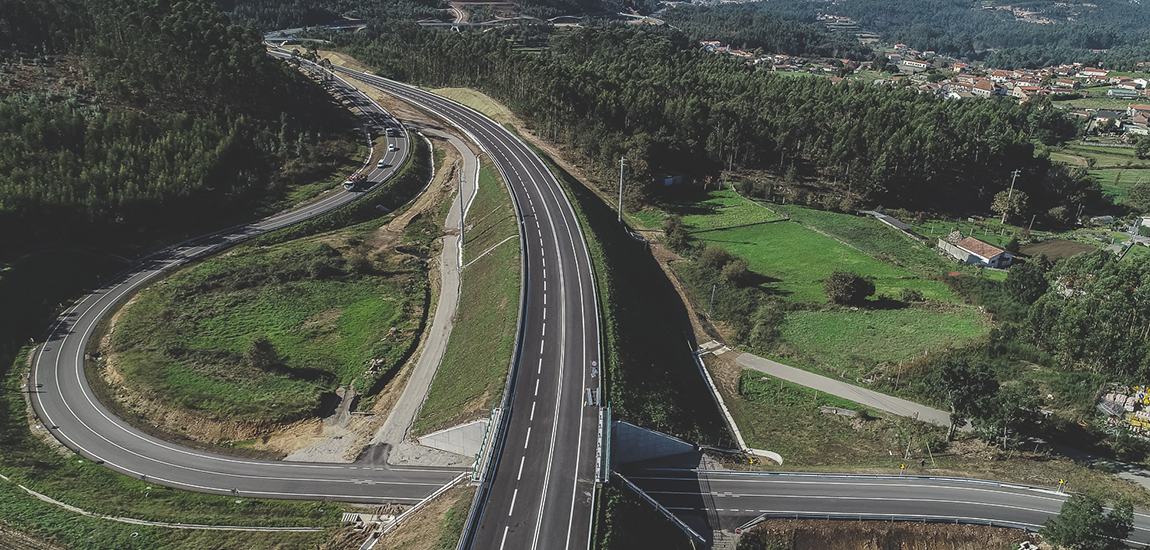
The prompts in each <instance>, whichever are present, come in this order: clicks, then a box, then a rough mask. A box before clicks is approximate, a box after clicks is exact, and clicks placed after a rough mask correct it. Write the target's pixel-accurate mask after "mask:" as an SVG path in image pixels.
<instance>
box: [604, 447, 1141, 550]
mask: <svg viewBox="0 0 1150 550" xmlns="http://www.w3.org/2000/svg"><path fill="white" fill-rule="evenodd" d="M916 470H917V464H915V465H913V466H912V467H911V472H912V473H908V475H905V476H877V475H843V474H805V473H786V472H780V473H773V472H772V473H766V472H751V473H748V472H726V471H705V470H694V469H684V468H662V467H658V466H652V467H644V466H643V465H632V466H631V467H630V468H628V469H627V470H626V473H625V475H627V478H628V479H629V480H631V481H632V482H633V483H635V484H636V485H638V486H639V487H640V488H642V489H643V490H644V491H645V492H646V493H647V494H648V495H650V496H651V497H652V498H654V499H655V500H657V501H659V503H660V504H662V505H663V506H665V507H667V508H668V509H669V510H671V512H672V513H674V514H675V515H676V516H678V517H679V518H680V519H682V520H683V521H684V522H685V523H686V524H687V525H689V526H690V527H691V528H692V529H694V530H695V531H696V532H697V533H699V534H700V535H702V536H704V537H705V538H707V539H708V541H709V540H710V537H711V533H712V531H719V530H726V531H729V532H734V530H735V528H737V527H739V526H741V525H743V524H744V523H746V522H748V521H751V520H753V519H755V518H757V517H758V516H760V515H761V514H764V513H773V514H796V513H798V514H804V515H811V514H821V515H829V516H871V517H872V518H904V519H905V518H926V519H929V520H931V521H941V522H958V521H962V522H972V521H973V522H983V523H995V524H1000V525H1003V526H1012V527H1019V528H1028V529H1031V530H1037V529H1038V528H1040V527H1041V526H1042V522H1044V521H1046V519H1047V518H1049V517H1051V516H1055V515H1057V514H1058V512H1059V510H1060V509H1061V508H1062V503H1063V502H1064V501H1065V500H1066V497H1067V495H1065V494H1062V493H1059V492H1057V491H1056V490H1054V489H1042V488H1037V487H1028V486H1023V485H1014V484H1009V483H997V482H993V481H981V480H971V479H960V478H947V477H931V476H919V475H913V473H917V471H916ZM1134 526H1135V530H1134V533H1133V534H1132V535H1131V536H1130V539H1129V540H1130V541H1134V542H1139V543H1147V542H1150V516H1147V515H1145V514H1142V513H1139V512H1136V513H1135V516H1134Z"/></svg>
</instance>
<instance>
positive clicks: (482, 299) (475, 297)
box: [412, 163, 520, 434]
mask: <svg viewBox="0 0 1150 550" xmlns="http://www.w3.org/2000/svg"><path fill="white" fill-rule="evenodd" d="M467 222H468V224H469V225H471V224H473V225H474V227H473V228H472V229H471V231H469V232H468V233H467V243H466V244H465V245H464V247H463V251H464V263H467V262H471V261H474V262H475V263H473V264H471V265H470V266H469V267H467V268H466V269H464V270H463V275H462V289H461V291H460V297H459V309H458V313H457V314H456V321H455V326H454V328H453V329H452V331H451V338H450V339H449V340H448V342H447V349H446V350H445V352H444V355H443V361H442V362H441V363H440V366H439V371H438V372H437V373H436V375H435V381H434V382H433V383H432V385H431V390H430V391H429V393H428V395H427V401H426V402H425V403H424V404H423V408H422V409H421V410H420V411H419V415H418V416H417V417H416V419H415V423H414V425H413V426H412V432H413V433H415V434H426V433H430V432H433V431H435V430H438V429H442V428H446V427H450V426H453V425H455V424H458V423H460V422H463V421H466V420H470V419H473V418H475V417H476V416H485V415H486V414H487V413H488V412H489V411H490V410H491V407H492V405H493V404H494V403H495V402H496V400H498V399H500V398H501V397H502V396H503V389H504V387H505V385H506V384H507V372H508V368H509V366H510V362H511V348H512V346H513V345H514V343H515V327H516V322H517V320H518V317H519V275H520V273H519V265H520V262H519V239H517V238H513V239H511V240H509V241H507V242H504V243H503V244H501V245H499V246H497V247H495V248H494V249H491V247H492V246H493V245H495V244H496V243H499V242H500V241H503V240H504V239H506V238H507V237H510V236H513V235H518V234H519V233H518V226H517V224H516V220H515V215H514V210H513V209H512V205H511V197H510V195H508V194H507V189H506V187H504V185H503V182H502V181H501V180H500V179H499V177H498V175H497V174H496V172H495V169H494V167H493V166H492V165H491V164H489V163H484V165H483V168H482V169H481V170H480V175H479V193H478V194H477V195H476V197H475V201H474V202H473V203H472V204H471V209H470V210H469V211H468V217H467ZM485 250H491V251H490V252H489V253H488V254H487V255H485V256H483V257H481V258H479V259H475V258H476V256H477V255H479V254H481V253H482V252H483V251H485ZM445 253H454V251H445Z"/></svg>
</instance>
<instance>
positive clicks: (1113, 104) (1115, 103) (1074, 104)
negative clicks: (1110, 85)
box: [1057, 92, 1130, 110]
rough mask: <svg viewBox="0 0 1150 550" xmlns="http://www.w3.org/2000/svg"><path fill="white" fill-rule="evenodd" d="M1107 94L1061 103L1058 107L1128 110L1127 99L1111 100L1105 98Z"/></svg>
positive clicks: (1058, 103)
mask: <svg viewBox="0 0 1150 550" xmlns="http://www.w3.org/2000/svg"><path fill="white" fill-rule="evenodd" d="M1105 95H1106V92H1102V96H1103V97H1084V98H1082V99H1069V100H1066V101H1059V102H1057V105H1060V106H1066V107H1067V108H1071V109H1123V110H1125V109H1126V106H1127V105H1129V104H1130V102H1129V101H1127V100H1125V99H1110V98H1107V97H1105Z"/></svg>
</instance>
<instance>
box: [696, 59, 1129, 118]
mask: <svg viewBox="0 0 1150 550" xmlns="http://www.w3.org/2000/svg"><path fill="white" fill-rule="evenodd" d="M699 44H700V45H701V46H702V47H703V48H704V49H706V50H707V51H709V52H714V53H721V54H727V55H733V56H736V57H741V58H743V59H745V60H746V61H747V63H748V64H753V65H760V64H768V63H769V64H770V65H771V66H772V68H773V70H775V71H788V72H798V71H807V72H813V73H820V74H826V75H828V76H830V77H831V79H830V80H831V82H832V83H836V84H837V83H838V82H841V81H842V80H843V79H842V78H841V77H838V76H834V75H835V74H836V73H839V71H840V70H842V69H843V68H846V69H849V70H850V71H852V72H854V71H858V70H860V69H862V68H865V67H862V66H860V65H865V64H860V63H859V62H857V61H852V60H850V59H839V60H838V63H837V64H836V63H835V60H833V59H832V60H826V59H822V60H818V61H816V62H812V60H808V59H804V58H799V57H794V56H789V55H784V54H756V53H753V52H748V51H745V50H740V49H737V48H732V47H730V46H725V45H723V43H722V42H719V41H718V40H709V41H702V42H700V43H699ZM888 57H889V60H890V62H891V63H895V64H897V66H898V67H899V69H900V71H902V72H905V73H909V74H911V75H914V74H917V73H922V72H925V71H927V70H930V69H931V68H946V69H949V70H950V71H953V73H954V74H953V76H951V77H950V78H948V79H946V80H942V81H939V82H923V81H921V80H919V81H918V82H916V83H915V84H914V85H915V86H916V87H917V89H918V90H919V92H922V93H931V94H935V95H937V96H939V97H944V98H947V99H966V98H978V97H991V96H1009V97H1015V98H1018V100H1019V101H1027V100H1028V99H1030V98H1031V97H1033V96H1035V95H1045V94H1072V93H1079V92H1078V90H1081V89H1082V88H1086V87H1092V86H1107V87H1109V89H1108V90H1107V96H1109V97H1111V98H1115V99H1126V100H1132V101H1136V100H1138V99H1141V98H1143V97H1145V96H1146V93H1147V90H1148V89H1150V78H1146V77H1131V76H1121V75H1116V74H1111V71H1109V70H1106V69H1099V68H1096V67H1088V66H1084V65H1083V64H1082V63H1069V64H1065V65H1058V66H1051V67H1045V68H1042V69H1014V70H1001V69H987V70H985V71H979V72H978V74H974V73H972V72H971V67H970V65H969V64H967V63H961V62H957V61H954V62H947V61H948V60H946V59H944V58H942V57H940V56H939V55H938V54H937V53H935V52H933V51H925V52H920V51H917V50H913V49H910V48H908V47H907V45H906V44H895V53H891V54H889V55H888ZM1139 65H1142V66H1144V67H1147V68H1148V69H1150V62H1146V63H1140V64H1139ZM907 78H908V77H907V76H905V75H904V76H894V77H890V78H882V79H877V80H875V81H874V83H875V84H888V85H894V84H902V83H903V81H904V80H905V79H907ZM1070 114H1073V115H1075V116H1079V117H1083V118H1085V119H1086V129H1087V131H1094V130H1100V129H1105V130H1106V131H1109V132H1122V133H1130V134H1139V135H1148V134H1150V105H1146V104H1138V103H1131V104H1129V107H1128V108H1127V109H1126V110H1125V111H1119V110H1098V111H1094V110H1090V111H1087V110H1077V111H1070ZM1111 121H1112V122H1111Z"/></svg>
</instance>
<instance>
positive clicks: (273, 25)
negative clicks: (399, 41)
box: [216, 0, 448, 31]
mask: <svg viewBox="0 0 1150 550" xmlns="http://www.w3.org/2000/svg"><path fill="white" fill-rule="evenodd" d="M216 4H217V5H219V7H220V9H221V10H223V11H224V12H227V13H228V15H230V16H231V17H232V20H233V21H235V22H236V23H238V24H249V23H250V24H253V25H255V26H256V27H258V28H260V29H261V30H264V31H270V30H277V29H289V28H296V27H303V26H312V25H322V24H325V23H330V22H332V21H334V20H336V19H339V18H341V17H350V18H355V19H363V20H366V21H369V22H371V23H373V24H376V25H382V24H384V23H386V22H388V21H419V20H423V19H443V20H447V13H446V12H445V11H444V10H445V9H446V8H447V7H448V6H447V2H444V1H441V0H293V1H291V2H280V1H278V0H216Z"/></svg>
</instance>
